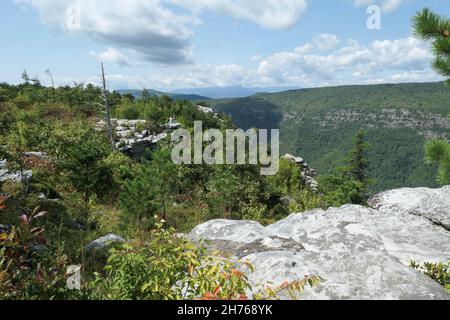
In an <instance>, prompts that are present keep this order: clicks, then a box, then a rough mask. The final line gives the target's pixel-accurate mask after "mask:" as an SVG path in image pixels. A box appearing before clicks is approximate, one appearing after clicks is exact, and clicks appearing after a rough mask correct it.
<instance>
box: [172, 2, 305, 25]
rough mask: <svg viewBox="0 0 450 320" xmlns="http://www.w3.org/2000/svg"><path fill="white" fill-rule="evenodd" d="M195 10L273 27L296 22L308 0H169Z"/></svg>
mask: <svg viewBox="0 0 450 320" xmlns="http://www.w3.org/2000/svg"><path fill="white" fill-rule="evenodd" d="M168 1H170V2H172V3H175V4H177V5H179V6H182V7H184V8H187V9H189V10H192V11H194V12H202V11H212V12H215V13H219V14H222V15H227V16H231V17H234V18H237V19H243V20H248V21H251V22H254V23H256V24H258V25H260V26H262V27H266V28H271V29H281V28H287V27H290V26H292V25H293V24H295V23H296V22H297V21H298V20H299V19H300V17H301V16H302V14H303V13H304V12H305V11H306V8H307V0H258V1H255V0H168Z"/></svg>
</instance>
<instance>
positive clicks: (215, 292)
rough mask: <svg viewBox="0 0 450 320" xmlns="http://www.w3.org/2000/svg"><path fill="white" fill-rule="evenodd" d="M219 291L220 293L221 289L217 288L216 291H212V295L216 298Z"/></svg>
mask: <svg viewBox="0 0 450 320" xmlns="http://www.w3.org/2000/svg"><path fill="white" fill-rule="evenodd" d="M220 291H222V287H220V286H219V287H217V288H216V290H214V293H213V295H215V296H216V297H217V296H218V295H219V293H220Z"/></svg>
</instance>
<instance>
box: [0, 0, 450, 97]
mask: <svg viewBox="0 0 450 320" xmlns="http://www.w3.org/2000/svg"><path fill="white" fill-rule="evenodd" d="M369 5H378V6H379V7H380V8H381V29H380V30H369V29H368V28H367V24H366V21H367V19H368V17H369V14H367V12H366V10H367V8H368V7H369ZM423 7H430V8H432V9H434V10H435V11H436V12H438V13H440V14H443V15H447V16H450V1H445V0H332V1H330V0H258V1H254V0H128V1H124V0H5V1H1V2H0V17H1V19H0V36H1V39H2V42H3V50H1V51H0V70H1V73H0V81H7V82H12V83H17V82H20V74H21V72H22V70H24V69H26V70H27V71H28V73H29V74H30V75H35V74H37V75H38V76H39V77H40V79H41V80H42V81H43V82H44V83H45V82H49V81H48V79H47V77H46V75H45V73H44V70H46V69H47V68H49V69H50V70H51V71H52V73H53V74H54V77H55V79H56V82H57V83H58V84H70V83H72V82H73V81H77V82H93V83H96V81H97V78H98V74H99V61H104V62H105V64H106V67H107V72H108V79H109V83H110V86H111V87H112V88H114V89H117V88H137V89H140V88H143V87H146V88H152V89H158V90H165V91H173V90H176V89H183V88H203V87H216V86H221V87H225V86H244V87H277V86H280V87H284V86H286V87H319V86H330V85H341V84H366V83H384V82H409V81H436V80H440V79H441V78H440V77H439V76H437V75H436V74H435V73H434V72H433V71H432V70H431V68H430V67H429V65H430V62H431V60H432V53H431V50H430V49H429V45H428V44H426V43H423V42H421V41H419V40H417V39H414V38H413V37H412V36H411V16H413V15H414V13H415V12H416V11H417V10H419V9H421V8H423Z"/></svg>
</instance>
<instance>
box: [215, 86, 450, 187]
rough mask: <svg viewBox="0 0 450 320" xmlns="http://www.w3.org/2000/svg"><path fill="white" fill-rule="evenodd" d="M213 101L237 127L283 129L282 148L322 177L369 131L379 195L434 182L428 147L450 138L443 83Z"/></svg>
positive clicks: (449, 92)
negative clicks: (360, 134)
mask: <svg viewBox="0 0 450 320" xmlns="http://www.w3.org/2000/svg"><path fill="white" fill-rule="evenodd" d="M210 103H211V105H212V106H213V107H214V108H216V109H217V110H220V111H223V112H225V113H227V114H229V115H231V116H232V119H233V122H234V123H235V124H236V125H237V126H239V127H242V128H251V127H257V128H279V129H281V132H280V134H281V151H282V152H283V153H286V152H287V153H294V154H301V155H302V156H304V157H305V158H306V159H308V160H309V161H310V164H311V166H312V167H313V168H315V169H316V170H317V171H318V172H319V174H326V173H328V172H329V171H330V170H331V169H332V168H335V167H336V166H338V165H339V164H340V162H341V161H342V159H343V155H344V154H345V153H346V152H347V151H348V150H349V148H350V147H351V142H352V137H353V136H354V135H355V133H356V132H357V131H358V130H359V129H365V130H366V131H367V136H368V142H369V144H370V145H371V148H370V151H369V159H370V175H371V177H372V178H374V179H375V180H376V181H375V184H374V185H373V187H372V188H373V190H372V191H374V192H375V191H379V190H383V189H390V188H396V187H404V186H411V187H416V186H430V187H431V186H435V181H436V179H435V175H434V172H435V170H434V169H433V170H430V168H429V167H428V166H427V165H426V164H425V163H424V151H423V145H424V142H425V141H426V140H427V139H429V138H435V137H444V138H449V137H450V120H449V119H448V118H447V115H448V111H449V110H450V88H449V87H447V86H445V84H444V83H440V82H438V83H411V84H383V85H367V86H342V87H330V88H316V89H302V90H293V91H286V92H282V93H275V94H257V95H254V96H251V97H248V98H241V99H226V100H213V101H211V102H210Z"/></svg>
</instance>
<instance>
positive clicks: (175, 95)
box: [117, 89, 211, 102]
mask: <svg viewBox="0 0 450 320" xmlns="http://www.w3.org/2000/svg"><path fill="white" fill-rule="evenodd" d="M147 91H148V92H149V93H150V94H152V95H155V96H158V97H160V96H163V95H165V96H168V97H170V98H172V99H174V100H187V101H193V102H195V101H207V100H211V98H209V97H205V96H200V95H196V94H179V93H167V92H161V91H156V90H151V89H147ZM117 92H119V93H120V94H132V95H133V96H135V97H136V98H139V97H141V95H142V90H135V89H120V90H117Z"/></svg>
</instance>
